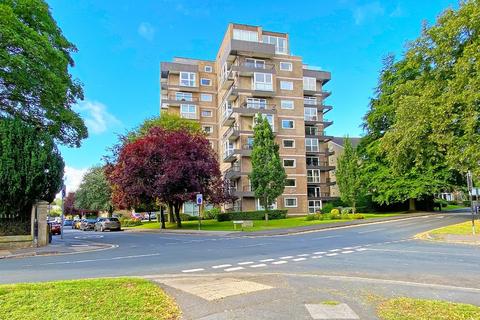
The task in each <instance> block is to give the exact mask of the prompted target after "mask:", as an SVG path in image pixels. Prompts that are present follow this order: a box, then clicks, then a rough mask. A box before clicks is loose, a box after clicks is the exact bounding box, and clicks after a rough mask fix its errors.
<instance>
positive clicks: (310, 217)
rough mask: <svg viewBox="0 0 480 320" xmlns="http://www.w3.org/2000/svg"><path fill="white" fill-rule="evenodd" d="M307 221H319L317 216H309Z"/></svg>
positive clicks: (306, 218)
mask: <svg viewBox="0 0 480 320" xmlns="http://www.w3.org/2000/svg"><path fill="white" fill-rule="evenodd" d="M305 220H306V221H313V220H317V214H309V215H308V216H306V217H305Z"/></svg>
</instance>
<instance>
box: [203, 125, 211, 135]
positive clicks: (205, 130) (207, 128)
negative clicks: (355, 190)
mask: <svg viewBox="0 0 480 320" xmlns="http://www.w3.org/2000/svg"><path fill="white" fill-rule="evenodd" d="M203 132H205V133H206V134H210V133H212V132H213V129H212V126H203Z"/></svg>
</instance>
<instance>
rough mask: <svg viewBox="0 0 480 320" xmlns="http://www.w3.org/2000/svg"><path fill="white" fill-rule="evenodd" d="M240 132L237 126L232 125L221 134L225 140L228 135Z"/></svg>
mask: <svg viewBox="0 0 480 320" xmlns="http://www.w3.org/2000/svg"><path fill="white" fill-rule="evenodd" d="M239 131H240V127H239V126H238V125H234V126H233V127H230V128H228V129H227V131H225V133H224V134H223V140H225V139H227V138H228V137H229V136H230V135H232V134H238V133H239Z"/></svg>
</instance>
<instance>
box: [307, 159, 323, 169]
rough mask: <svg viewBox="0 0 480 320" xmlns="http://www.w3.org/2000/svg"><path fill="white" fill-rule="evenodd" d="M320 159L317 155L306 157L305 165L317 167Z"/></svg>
mask: <svg viewBox="0 0 480 320" xmlns="http://www.w3.org/2000/svg"><path fill="white" fill-rule="evenodd" d="M319 164H320V160H319V158H318V157H307V166H313V167H318V166H319Z"/></svg>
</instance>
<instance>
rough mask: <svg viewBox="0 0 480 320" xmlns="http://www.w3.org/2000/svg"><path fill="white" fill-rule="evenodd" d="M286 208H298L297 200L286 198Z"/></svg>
mask: <svg viewBox="0 0 480 320" xmlns="http://www.w3.org/2000/svg"><path fill="white" fill-rule="evenodd" d="M284 201H285V208H296V207H297V198H285V199H284Z"/></svg>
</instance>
